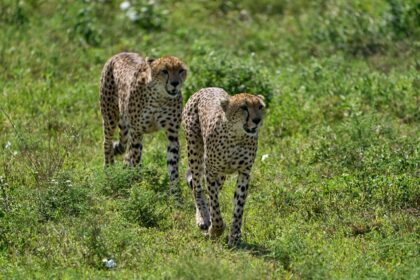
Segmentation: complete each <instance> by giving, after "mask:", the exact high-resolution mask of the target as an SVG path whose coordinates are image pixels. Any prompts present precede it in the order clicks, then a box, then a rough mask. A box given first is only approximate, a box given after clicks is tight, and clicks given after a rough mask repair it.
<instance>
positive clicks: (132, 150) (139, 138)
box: [124, 129, 143, 167]
mask: <svg viewBox="0 0 420 280" xmlns="http://www.w3.org/2000/svg"><path fill="white" fill-rule="evenodd" d="M130 138H131V142H130V145H129V146H128V152H127V154H126V156H125V159H124V163H125V164H126V165H128V166H131V167H132V166H136V165H140V163H141V153H142V149H143V144H142V142H143V133H142V132H141V131H139V130H134V129H131V130H130Z"/></svg>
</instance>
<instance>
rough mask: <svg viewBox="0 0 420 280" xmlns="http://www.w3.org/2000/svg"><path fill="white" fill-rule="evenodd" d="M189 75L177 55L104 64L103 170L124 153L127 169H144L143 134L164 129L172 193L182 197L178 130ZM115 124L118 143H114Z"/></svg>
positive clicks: (127, 56)
mask: <svg viewBox="0 0 420 280" xmlns="http://www.w3.org/2000/svg"><path fill="white" fill-rule="evenodd" d="M186 74H187V69H186V66H185V64H184V63H183V62H182V61H180V60H179V59H178V58H176V57H173V56H166V57H162V58H159V59H157V60H150V59H146V58H143V57H141V56H139V55H138V54H135V53H120V54H117V55H115V56H113V57H111V58H110V59H109V60H108V61H107V63H106V64H105V66H104V68H103V71H102V77H101V85H100V107H101V112H102V117H103V129H104V153H105V165H106V166H107V165H110V164H112V163H113V162H114V155H117V154H123V153H124V152H125V151H126V149H127V153H126V155H125V159H124V162H125V164H127V165H129V166H135V165H138V164H140V162H141V155H142V147H143V145H142V139H143V135H144V134H146V133H152V132H155V131H158V130H160V129H164V130H165V133H166V137H167V139H168V147H167V165H168V173H169V177H170V184H171V185H170V190H171V192H174V193H176V194H177V195H178V196H179V195H180V192H179V184H178V181H179V176H178V161H179V141H178V130H179V125H180V122H181V113H182V96H181V87H182V85H183V82H184V80H185V78H186ZM117 125H118V127H119V129H120V133H119V134H120V135H119V141H117V142H114V143H113V141H112V138H113V135H114V131H115V129H116V127H117Z"/></svg>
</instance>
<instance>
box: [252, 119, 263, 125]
mask: <svg viewBox="0 0 420 280" xmlns="http://www.w3.org/2000/svg"><path fill="white" fill-rule="evenodd" d="M252 122H253V123H255V124H257V125H258V124H259V123H260V122H261V119H260V118H255V119H252Z"/></svg>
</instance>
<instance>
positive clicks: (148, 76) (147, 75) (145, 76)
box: [136, 64, 152, 85]
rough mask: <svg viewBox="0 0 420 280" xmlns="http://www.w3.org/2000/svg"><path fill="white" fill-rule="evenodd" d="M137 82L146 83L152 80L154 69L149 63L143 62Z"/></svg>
mask: <svg viewBox="0 0 420 280" xmlns="http://www.w3.org/2000/svg"><path fill="white" fill-rule="evenodd" d="M136 78H137V82H138V83H140V84H143V85H146V84H148V83H150V82H151V81H152V69H151V68H150V66H149V64H142V65H141V66H140V67H139V69H138V72H137V77H136Z"/></svg>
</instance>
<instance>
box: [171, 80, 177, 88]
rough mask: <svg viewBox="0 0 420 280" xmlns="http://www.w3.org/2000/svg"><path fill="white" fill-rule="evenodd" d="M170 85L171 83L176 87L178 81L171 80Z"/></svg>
mask: <svg viewBox="0 0 420 280" xmlns="http://www.w3.org/2000/svg"><path fill="white" fill-rule="evenodd" d="M171 85H172V86H173V87H176V86H177V85H179V82H178V81H173V82H171Z"/></svg>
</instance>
